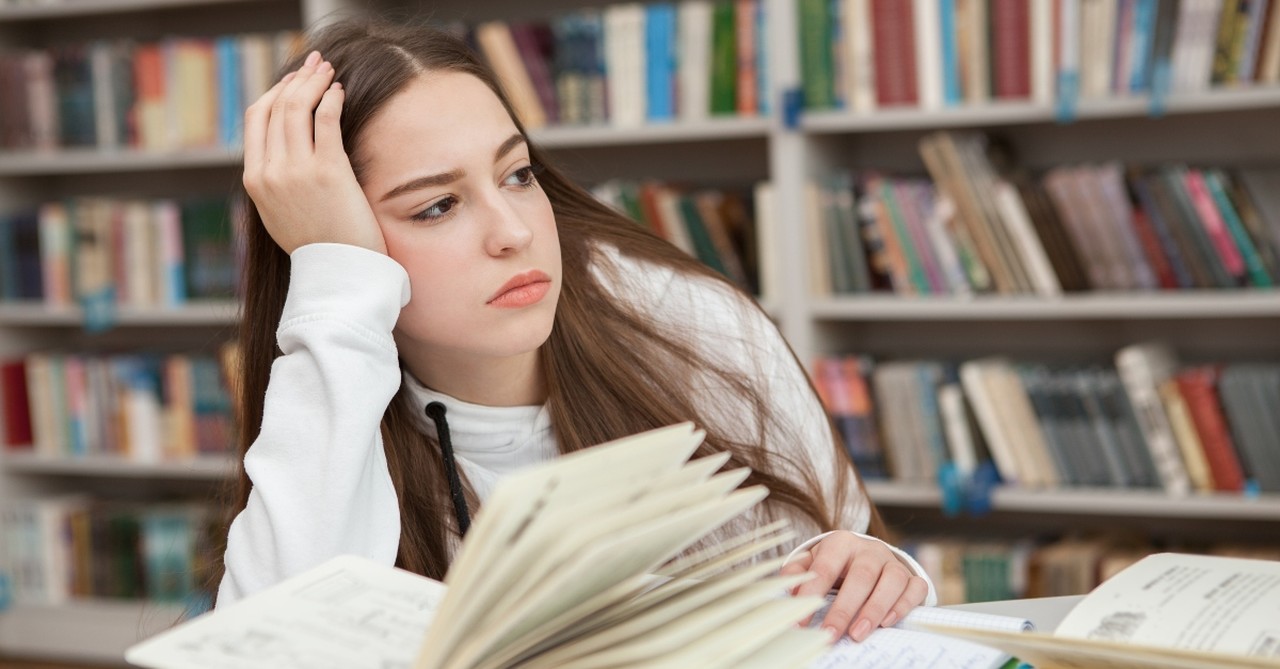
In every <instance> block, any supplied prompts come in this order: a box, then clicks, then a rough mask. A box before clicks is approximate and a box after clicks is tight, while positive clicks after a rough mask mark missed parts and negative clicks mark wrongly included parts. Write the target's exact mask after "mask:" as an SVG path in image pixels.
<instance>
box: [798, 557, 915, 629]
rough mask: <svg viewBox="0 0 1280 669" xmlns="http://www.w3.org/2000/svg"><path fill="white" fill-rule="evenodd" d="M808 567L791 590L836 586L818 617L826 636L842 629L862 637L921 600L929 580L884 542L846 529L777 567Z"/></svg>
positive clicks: (819, 591) (820, 591) (811, 591)
mask: <svg viewBox="0 0 1280 669" xmlns="http://www.w3.org/2000/svg"><path fill="white" fill-rule="evenodd" d="M806 571H807V572H812V573H814V574H815V576H814V578H812V579H811V580H809V581H806V582H805V583H802V584H800V585H799V586H797V587H796V588H795V591H794V592H793V594H794V595H797V596H802V595H817V596H819V597H822V596H825V595H826V594H827V593H828V592H829V591H830V590H831V589H832V588H839V592H838V593H837V594H836V597H835V601H834V602H832V603H831V609H830V610H829V611H828V612H827V617H826V619H825V620H824V621H823V623H822V628H823V629H824V630H826V631H827V632H829V633H830V634H831V636H832V639H838V638H840V636H841V635H843V634H846V633H847V634H848V635H849V636H850V637H852V638H853V640H854V641H863V640H865V639H866V638H867V636H869V635H870V634H871V631H872V630H874V629H875V628H876V627H890V626H892V625H893V624H894V623H896V622H898V621H899V620H902V618H903V616H905V615H907V613H908V612H910V611H911V609H914V608H915V607H916V606H918V605H919V604H921V603H922V602H924V599H925V597H927V596H928V594H929V584H928V583H927V582H925V580H924V579H923V578H920V577H919V576H917V575H916V573H915V572H914V571H912V569H911V568H910V567H908V566H907V565H906V564H905V563H904V562H903V561H902V560H900V559H898V556H897V555H895V554H894V553H893V551H891V550H889V547H888V546H886V545H885V544H884V543H882V542H879V541H876V540H874V539H868V538H866V537H860V536H858V535H856V534H853V533H852V532H835V533H832V534H831V535H830V536H828V537H826V538H824V539H823V540H822V541H819V542H818V543H817V545H815V546H813V547H812V548H810V549H809V550H808V551H807V552H804V553H801V554H800V555H797V556H796V557H795V558H794V559H792V561H791V562H788V563H787V565H786V566H784V567H783V568H782V569H781V573H782V574H783V575H791V574H801V573H804V572H806Z"/></svg>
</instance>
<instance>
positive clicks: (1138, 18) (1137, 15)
mask: <svg viewBox="0 0 1280 669" xmlns="http://www.w3.org/2000/svg"><path fill="white" fill-rule="evenodd" d="M1133 11H1134V15H1133V61H1132V63H1131V64H1130V69H1129V90H1130V91H1132V92H1134V93H1141V92H1143V91H1146V90H1147V89H1148V88H1149V87H1150V85H1151V69H1152V68H1151V53H1152V46H1153V45H1154V44H1155V33H1156V0H1137V5H1136V6H1135V7H1134V10H1133Z"/></svg>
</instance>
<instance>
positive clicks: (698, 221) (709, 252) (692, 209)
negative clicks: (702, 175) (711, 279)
mask: <svg viewBox="0 0 1280 669" xmlns="http://www.w3.org/2000/svg"><path fill="white" fill-rule="evenodd" d="M680 216H681V217H682V218H684V226H685V229H687V230H688V231H689V237H690V238H691V239H692V240H693V249H694V252H695V253H696V254H697V256H698V260H701V261H702V262H703V264H705V265H706V266H707V267H710V268H711V269H713V270H715V271H717V272H719V273H721V274H723V275H725V276H729V272H728V271H727V270H726V269H725V266H724V262H723V261H722V260H721V259H720V253H719V252H718V251H717V250H716V245H715V243H714V242H712V241H711V235H710V233H708V232H707V226H706V225H705V224H704V223H703V222H702V217H701V216H699V215H698V208H697V207H696V206H694V203H693V198H692V197H689V196H688V195H682V196H680Z"/></svg>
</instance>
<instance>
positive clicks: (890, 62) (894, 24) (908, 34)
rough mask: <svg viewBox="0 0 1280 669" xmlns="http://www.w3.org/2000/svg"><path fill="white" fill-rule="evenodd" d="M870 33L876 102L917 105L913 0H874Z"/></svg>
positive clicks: (890, 104) (887, 105)
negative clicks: (873, 57)
mask: <svg viewBox="0 0 1280 669" xmlns="http://www.w3.org/2000/svg"><path fill="white" fill-rule="evenodd" d="M871 34H872V37H871V40H872V45H873V48H874V53H875V61H876V62H875V68H876V72H875V77H876V102H877V103H878V104H879V105H880V106H882V107H893V106H903V105H906V106H911V105H915V104H917V103H918V102H919V95H918V92H917V88H916V79H917V76H918V75H917V72H916V35H915V17H914V10H913V5H912V3H911V2H910V0H871Z"/></svg>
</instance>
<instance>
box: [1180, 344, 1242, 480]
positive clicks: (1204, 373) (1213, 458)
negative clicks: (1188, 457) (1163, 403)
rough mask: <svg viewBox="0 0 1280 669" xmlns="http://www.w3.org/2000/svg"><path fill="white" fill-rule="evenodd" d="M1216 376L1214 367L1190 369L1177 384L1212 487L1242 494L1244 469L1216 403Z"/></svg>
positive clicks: (1220, 409)
mask: <svg viewBox="0 0 1280 669" xmlns="http://www.w3.org/2000/svg"><path fill="white" fill-rule="evenodd" d="M1218 374H1219V371H1218V370H1217V369H1216V368H1213V367H1199V368H1193V369H1189V370H1186V371H1184V372H1182V373H1181V374H1179V375H1178V377H1177V380H1176V383H1177V386H1178V390H1179V391H1180V392H1181V393H1182V396H1183V398H1184V399H1185V400H1186V403H1187V410H1188V412H1189V413H1190V416H1191V419H1192V422H1193V424H1194V426H1195V430H1196V433H1197V434H1198V435H1199V437H1200V443H1201V445H1202V446H1203V448H1204V455H1205V459H1206V461H1207V464H1208V467H1209V471H1210V474H1211V475H1212V477H1213V488H1214V489H1215V490H1219V491H1222V492H1241V491H1243V490H1244V470H1243V469H1242V468H1241V466H1240V459H1239V457H1237V455H1236V450H1235V445H1234V444H1233V443H1232V439H1231V429H1230V426H1229V425H1228V424H1227V421H1226V417H1225V416H1224V415H1223V412H1222V406H1221V404H1220V403H1219V400H1218V392H1217V382H1218Z"/></svg>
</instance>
